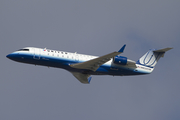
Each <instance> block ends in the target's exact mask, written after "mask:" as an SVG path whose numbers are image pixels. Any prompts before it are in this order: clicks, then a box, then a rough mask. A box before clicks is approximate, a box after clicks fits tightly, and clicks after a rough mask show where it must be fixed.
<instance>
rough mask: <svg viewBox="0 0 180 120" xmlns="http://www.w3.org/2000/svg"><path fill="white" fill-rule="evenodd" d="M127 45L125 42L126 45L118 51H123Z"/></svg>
mask: <svg viewBox="0 0 180 120" xmlns="http://www.w3.org/2000/svg"><path fill="white" fill-rule="evenodd" d="M125 47H126V44H124V46H123V47H122V48H121V49H120V50H119V51H118V52H123V51H124V49H125Z"/></svg>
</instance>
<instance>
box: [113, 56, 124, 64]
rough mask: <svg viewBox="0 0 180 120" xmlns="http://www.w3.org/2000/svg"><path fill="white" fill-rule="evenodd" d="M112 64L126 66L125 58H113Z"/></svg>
mask: <svg viewBox="0 0 180 120" xmlns="http://www.w3.org/2000/svg"><path fill="white" fill-rule="evenodd" d="M113 62H114V63H115V64H120V65H126V64H127V57H123V56H115V57H114V59H113Z"/></svg>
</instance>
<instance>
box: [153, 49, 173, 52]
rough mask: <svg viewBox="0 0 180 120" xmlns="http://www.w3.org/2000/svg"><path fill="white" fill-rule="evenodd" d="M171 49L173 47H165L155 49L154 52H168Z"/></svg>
mask: <svg viewBox="0 0 180 120" xmlns="http://www.w3.org/2000/svg"><path fill="white" fill-rule="evenodd" d="M170 49H173V48H164V49H160V50H154V51H153V52H166V51H168V50H170Z"/></svg>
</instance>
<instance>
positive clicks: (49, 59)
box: [8, 52, 143, 75]
mask: <svg viewBox="0 0 180 120" xmlns="http://www.w3.org/2000/svg"><path fill="white" fill-rule="evenodd" d="M8 56H9V57H8V58H10V59H12V60H14V61H17V62H22V63H28V64H35V65H42V66H48V67H56V68H63V69H66V70H68V71H74V72H82V73H88V74H92V75H138V74H143V73H139V72H135V71H134V70H133V69H129V68H126V67H119V66H117V68H115V69H112V68H111V64H103V65H102V66H100V67H99V68H98V69H97V70H96V71H95V72H93V71H89V70H85V69H76V68H72V67H70V66H69V65H70V64H76V63H80V62H84V61H77V60H75V59H68V58H64V57H55V56H50V55H40V57H39V59H36V58H34V54H33V53H26V52H14V53H11V54H9V55H8ZM113 68H114V67H113Z"/></svg>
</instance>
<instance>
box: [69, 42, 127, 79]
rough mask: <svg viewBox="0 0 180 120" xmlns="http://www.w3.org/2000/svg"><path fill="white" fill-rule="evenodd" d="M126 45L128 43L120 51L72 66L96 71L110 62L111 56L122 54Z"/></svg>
mask: <svg viewBox="0 0 180 120" xmlns="http://www.w3.org/2000/svg"><path fill="white" fill-rule="evenodd" d="M125 47H126V45H124V46H123V47H122V48H121V49H120V50H119V51H118V52H112V53H110V54H107V55H104V56H101V57H98V58H95V59H92V60H89V61H86V62H82V63H77V64H72V65H70V66H71V67H73V68H77V69H86V70H92V71H94V72H95V71H96V70H97V69H98V68H99V67H100V66H101V65H102V64H104V63H106V62H108V61H109V60H110V59H111V58H113V57H115V56H116V55H119V54H121V53H122V52H123V51H124V48H125ZM76 78H77V77H76Z"/></svg>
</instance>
